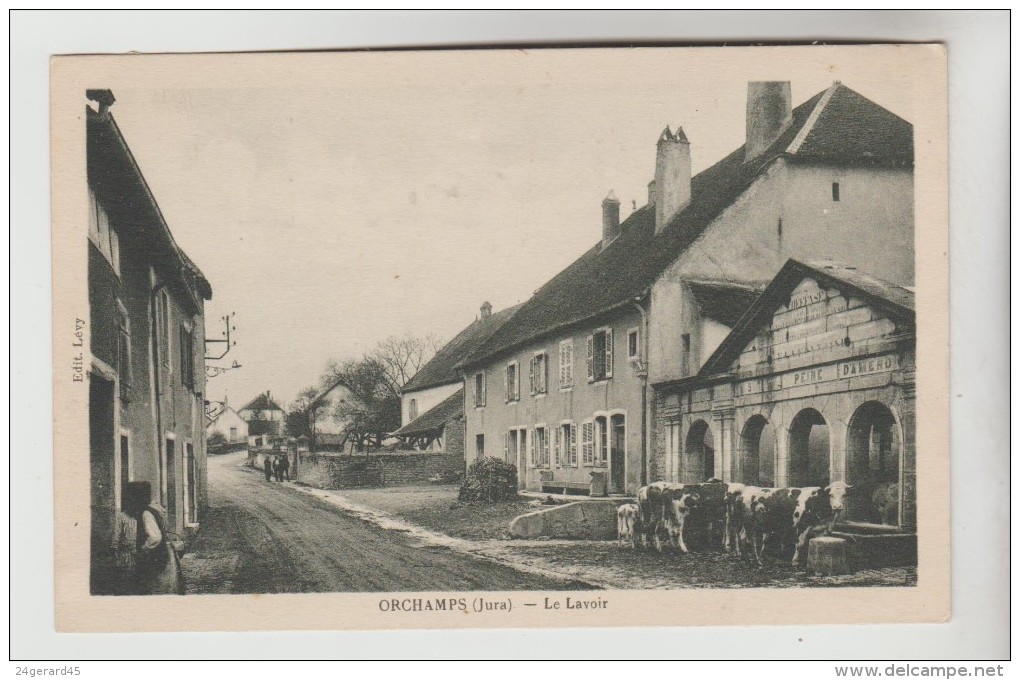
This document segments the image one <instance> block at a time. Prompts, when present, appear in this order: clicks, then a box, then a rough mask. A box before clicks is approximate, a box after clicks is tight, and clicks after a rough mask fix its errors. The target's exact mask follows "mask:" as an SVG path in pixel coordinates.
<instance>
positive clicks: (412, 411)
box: [407, 399, 418, 420]
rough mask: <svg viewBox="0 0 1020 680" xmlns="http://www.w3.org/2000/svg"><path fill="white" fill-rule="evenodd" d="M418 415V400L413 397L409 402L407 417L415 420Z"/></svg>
mask: <svg viewBox="0 0 1020 680" xmlns="http://www.w3.org/2000/svg"><path fill="white" fill-rule="evenodd" d="M417 417H418V400H417V399H412V400H411V401H409V402H407V419H408V420H414V419H415V418H417Z"/></svg>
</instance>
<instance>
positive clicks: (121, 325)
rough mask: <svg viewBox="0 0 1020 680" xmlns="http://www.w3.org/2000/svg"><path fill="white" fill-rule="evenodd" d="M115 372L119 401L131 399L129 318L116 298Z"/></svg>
mask: <svg viewBox="0 0 1020 680" xmlns="http://www.w3.org/2000/svg"><path fill="white" fill-rule="evenodd" d="M117 335H118V337H117V373H118V377H119V378H120V380H119V382H120V399H121V402H124V403H126V402H129V401H131V320H130V319H129V318H128V313H127V309H126V308H125V307H124V305H123V304H121V302H120V300H117Z"/></svg>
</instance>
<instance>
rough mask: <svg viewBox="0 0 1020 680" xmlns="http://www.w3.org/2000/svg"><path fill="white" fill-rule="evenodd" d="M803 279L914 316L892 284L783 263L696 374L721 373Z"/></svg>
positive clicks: (828, 267)
mask: <svg viewBox="0 0 1020 680" xmlns="http://www.w3.org/2000/svg"><path fill="white" fill-rule="evenodd" d="M805 278H812V279H815V280H816V281H818V282H819V283H820V284H821V285H825V284H828V285H829V286H832V287H833V288H837V289H839V290H841V291H843V292H845V293H849V294H851V295H857V296H860V297H861V298H863V299H865V300H867V301H868V302H869V303H870V304H872V305H874V306H875V307H877V308H878V309H881V310H883V311H884V312H886V313H888V314H889V315H890V316H893V317H896V318H901V319H902V318H908V319H913V317H914V293H913V292H911V291H910V290H908V289H907V288H904V287H902V286H898V285H896V284H895V283H890V282H888V281H884V280H882V279H879V278H877V277H874V276H871V275H870V274H865V273H863V272H861V271H859V270H857V269H856V268H854V267H850V266H847V265H844V264H840V263H838V262H831V261H823V262H807V263H805V262H800V261H798V260H787V261H786V264H785V265H783V268H782V269H780V270H779V273H778V274H776V277H775V278H774V279H772V282H771V283H769V285H768V287H767V288H765V290H764V292H762V294H761V295H760V296H758V298H757V299H756V300H755V301H754V303H753V304H751V305H750V307H749V308H748V309H747V311H746V312H745V313H744V315H743V316H742V317H741V318H740V321H738V322H737V324H736V325H735V326H734V327H733V330H732V331H731V332H730V334H729V335H727V336H726V338H725V339H724V340H723V341H722V343H721V344H720V345H719V347H718V348H717V349H716V350H715V352H713V353H712V356H710V357H709V358H708V360H707V361H706V362H705V364H704V365H703V366H702V367H701V370H700V371H699V372H698V376H699V377H707V376H710V375H713V374H715V373H719V372H720V371H725V370H726V369H727V367H728V366H729V364H730V363H731V362H732V361H733V360H734V359H735V358H736V356H737V355H738V354H739V353H740V352H741V351H742V350H743V349H744V347H745V346H746V345H747V343H748V342H750V341H751V340H752V339H753V338H754V336H755V335H756V334H757V333H758V331H759V330H760V329H761V328H762V327H763V326H764V325H765V324H768V323H769V319H770V318H771V317H772V314H773V313H774V312H775V310H776V309H778V308H779V307H780V306H781V305H783V304H786V303H787V302H788V301H789V296H790V293H791V292H792V291H793V289H794V288H796V287H797V285H798V284H799V283H800V282H801V281H803V280H804V279H805Z"/></svg>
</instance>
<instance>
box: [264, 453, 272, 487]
mask: <svg viewBox="0 0 1020 680" xmlns="http://www.w3.org/2000/svg"><path fill="white" fill-rule="evenodd" d="M273 460H274V459H273V457H272V456H266V457H265V458H263V459H262V472H264V473H265V475H266V481H267V482H271V481H273Z"/></svg>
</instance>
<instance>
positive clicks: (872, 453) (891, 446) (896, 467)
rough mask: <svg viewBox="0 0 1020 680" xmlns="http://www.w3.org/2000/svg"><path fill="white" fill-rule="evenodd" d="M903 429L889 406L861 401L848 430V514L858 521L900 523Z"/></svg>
mask: <svg viewBox="0 0 1020 680" xmlns="http://www.w3.org/2000/svg"><path fill="white" fill-rule="evenodd" d="M900 451H901V438H900V428H899V426H898V425H897V423H896V419H895V418H894V417H893V414H892V411H890V410H889V408H888V407H887V406H885V405H884V404H881V403H879V402H877V401H870V402H867V403H865V404H862V405H861V406H860V408H858V409H857V411H855V412H854V415H853V416H852V417H851V418H850V426H849V428H848V429H847V470H846V473H847V475H846V481H847V482H848V483H849V484H852V485H853V486H854V490H853V492H852V493H851V494H850V495H849V496H848V497H847V508H846V517H847V519H849V520H854V521H857V522H868V523H874V524H885V525H889V526H898V525H899V523H900V496H901V494H902V487H901V485H900Z"/></svg>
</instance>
